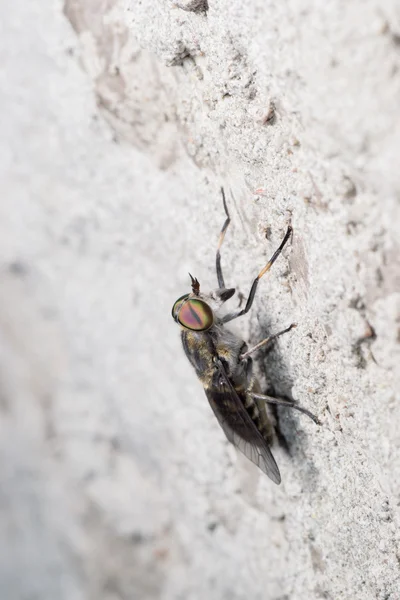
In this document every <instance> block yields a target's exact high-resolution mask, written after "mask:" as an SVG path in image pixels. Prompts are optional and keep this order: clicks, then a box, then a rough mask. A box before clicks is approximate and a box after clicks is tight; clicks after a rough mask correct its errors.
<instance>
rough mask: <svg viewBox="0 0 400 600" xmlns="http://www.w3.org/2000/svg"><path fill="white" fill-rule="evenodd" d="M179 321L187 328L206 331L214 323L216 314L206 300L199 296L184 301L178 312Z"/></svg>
mask: <svg viewBox="0 0 400 600" xmlns="http://www.w3.org/2000/svg"><path fill="white" fill-rule="evenodd" d="M177 316H178V321H179V323H180V324H181V325H182V326H183V327H186V329H192V330H193V331H206V330H207V329H210V327H211V326H212V324H213V323H214V315H213V312H212V310H211V308H210V307H209V306H208V304H207V303H206V302H203V300H200V299H198V298H190V300H186V302H185V301H184V302H183V304H182V306H181V308H180V309H179V312H178V313H177Z"/></svg>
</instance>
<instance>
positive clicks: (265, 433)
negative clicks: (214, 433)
mask: <svg viewBox="0 0 400 600" xmlns="http://www.w3.org/2000/svg"><path fill="white" fill-rule="evenodd" d="M221 193H222V200H223V205H224V210H225V214H226V220H225V222H224V225H223V227H222V230H221V233H220V236H219V242H218V248H217V256H216V271H217V279H218V288H217V289H216V290H214V291H212V292H210V293H209V294H204V293H202V292H200V284H199V282H198V281H197V279H196V278H194V277H192V275H190V274H189V275H190V278H191V287H192V292H191V293H189V294H184V295H183V296H181V297H180V298H178V300H177V301H176V302H175V303H174V305H173V307H172V316H173V318H174V320H175V321H176V322H177V323H178V324H179V325H180V326H181V337H182V344H183V348H184V351H185V353H186V356H187V357H188V359H189V361H190V363H191V364H192V366H193V367H194V370H195V371H196V374H197V376H198V378H199V379H200V381H201V383H202V384H203V387H204V391H205V393H206V395H207V398H208V401H209V403H210V405H211V408H212V409H213V411H214V414H215V416H216V417H217V419H218V421H219V424H220V425H221V427H222V429H223V430H224V433H225V435H226V437H227V438H228V440H229V441H230V442H231V443H232V444H233V445H234V446H236V448H238V449H239V450H240V451H241V452H243V454H244V455H245V456H247V458H248V459H250V460H251V461H252V462H253V463H254V464H256V465H257V466H258V467H259V468H260V469H261V470H262V471H263V472H264V473H266V474H267V475H268V477H269V478H270V479H272V481H274V482H275V483H277V484H279V483H280V482H281V475H280V472H279V468H278V465H277V464H276V461H275V459H274V457H273V455H272V452H271V449H270V446H271V443H272V440H273V433H274V426H273V423H272V420H271V418H270V417H269V415H268V412H267V408H266V405H267V404H282V405H285V406H289V407H291V408H295V409H296V410H299V411H300V412H302V413H304V414H306V415H308V416H309V417H310V418H311V419H313V421H315V422H316V423H317V424H318V423H319V421H318V419H317V418H316V417H315V416H314V415H313V414H312V413H310V412H309V411H308V410H306V409H305V408H302V407H301V406H299V405H298V404H296V403H294V402H292V401H290V400H285V399H283V398H274V397H272V396H266V395H264V394H261V393H260V391H261V390H260V386H259V383H258V381H257V379H256V378H255V376H254V374H253V360H252V358H251V354H253V352H255V351H256V350H258V349H259V348H262V347H265V346H266V345H267V344H269V343H271V342H272V341H273V340H275V339H276V338H277V337H279V336H280V335H282V334H283V333H286V332H288V331H290V330H291V329H292V328H293V327H295V326H296V325H295V324H294V323H292V324H291V325H290V326H289V327H287V328H286V329H284V330H283V331H280V332H279V333H276V334H275V335H271V336H269V337H267V338H266V339H264V340H262V341H261V342H259V343H258V344H256V345H255V346H254V347H252V348H250V349H249V348H248V346H247V344H246V342H244V341H243V340H242V339H240V338H239V337H238V336H237V335H235V334H234V333H232V332H231V331H229V329H227V328H226V327H225V325H226V324H227V323H229V322H230V321H233V319H236V318H237V317H240V316H241V315H245V314H246V313H247V312H249V310H250V308H251V306H252V304H253V301H254V297H255V295H256V291H257V286H258V282H259V281H260V279H261V278H262V277H263V276H264V275H265V274H266V273H267V272H268V271H269V269H270V268H271V266H272V265H273V264H274V262H275V261H276V259H277V258H278V256H279V255H280V253H281V252H282V250H283V248H284V247H285V245H286V243H287V241H288V240H289V238H290V236H291V234H292V228H291V227H290V226H289V227H288V228H287V231H286V234H285V236H284V238H283V240H282V242H281V244H280V246H279V248H278V249H277V250H276V251H275V252H274V254H273V255H272V257H271V259H270V260H269V261H268V262H267V264H266V265H265V267H264V268H263V269H261V271H260V272H259V274H258V275H257V277H256V278H255V279H254V281H253V284H252V286H251V288H250V293H249V296H248V298H247V302H246V304H245V306H244V308H240V307H239V308H238V309H236V310H234V311H233V312H230V313H228V314H225V315H221V314H220V308H221V306H222V305H223V303H224V302H226V301H227V300H229V298H231V297H232V296H233V295H234V293H235V288H227V287H226V286H225V281H224V277H223V274H222V268H221V253H220V250H221V246H222V242H223V240H224V237H225V234H226V231H227V229H228V226H229V223H230V216H229V212H228V208H227V205H226V199H225V194H224V190H223V188H221Z"/></svg>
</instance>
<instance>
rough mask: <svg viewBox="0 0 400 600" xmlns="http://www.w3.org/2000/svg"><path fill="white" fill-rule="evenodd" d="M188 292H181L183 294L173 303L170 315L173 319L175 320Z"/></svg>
mask: <svg viewBox="0 0 400 600" xmlns="http://www.w3.org/2000/svg"><path fill="white" fill-rule="evenodd" d="M189 296H190V294H183V296H181V297H180V298H178V300H177V301H176V302H175V303H174V305H173V307H172V317H173V318H174V319H175V321H176V320H177V319H176V317H177V314H178V312H179V309H180V308H181V306H182V304H183V302H184V300H187V298H189Z"/></svg>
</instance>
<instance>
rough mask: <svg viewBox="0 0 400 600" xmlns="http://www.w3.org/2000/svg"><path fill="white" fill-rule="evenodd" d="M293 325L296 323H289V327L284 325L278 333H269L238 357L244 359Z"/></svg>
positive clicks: (295, 325)
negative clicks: (284, 327)
mask: <svg viewBox="0 0 400 600" xmlns="http://www.w3.org/2000/svg"><path fill="white" fill-rule="evenodd" d="M294 327H297V324H296V323H292V324H291V325H289V327H286V329H283V330H282V331H278V333H275V334H274V335H270V336H269V337H267V338H265V340H262V341H261V342H258V344H256V345H255V346H253V348H250V350H247V352H245V353H244V354H241V355H240V356H239V359H240V360H244V359H245V358H247V357H248V356H250V354H253V352H256V350H259V348H262V347H263V346H266V345H267V344H269V343H270V342H273V341H274V340H276V338H277V337H279V336H280V335H283V334H284V333H287V332H288V331H290V330H291V329H293V328H294Z"/></svg>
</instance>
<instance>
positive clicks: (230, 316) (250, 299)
mask: <svg viewBox="0 0 400 600" xmlns="http://www.w3.org/2000/svg"><path fill="white" fill-rule="evenodd" d="M292 231H293V229H292V228H291V227H290V226H289V227H288V228H287V231H286V233H285V237H284V238H283V240H282V242H281V244H280V246H279V248H278V249H277V250H275V252H274V254H273V255H272V256H271V258H270V259H269V261H268V262H267V264H266V265H265V267H264V268H263V269H261V271H260V272H259V274H258V275H257V277H256V278H255V280H254V281H253V284H252V286H251V288H250V294H249V297H248V298H247V302H246V306H245V307H244V308H242V309H241V310H237V311H235V312H233V313H229V314H228V315H226V316H225V317H224V318H223V319H222V322H223V323H228V322H229V321H232V320H233V319H236V318H237V317H241V316H242V315H245V314H246V313H247V312H249V310H250V308H251V306H252V304H253V300H254V296H255V295H256V291H257V286H258V282H259V281H260V279H261V277H263V276H264V275H265V273H267V272H268V271H269V270H270V268H271V267H272V265H273V264H274V262H275V261H276V259H277V258H278V256H279V255H280V253H281V252H282V250H283V248H284V247H285V245H286V243H287V241H288V239H289V238H290V235H291V233H292Z"/></svg>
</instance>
